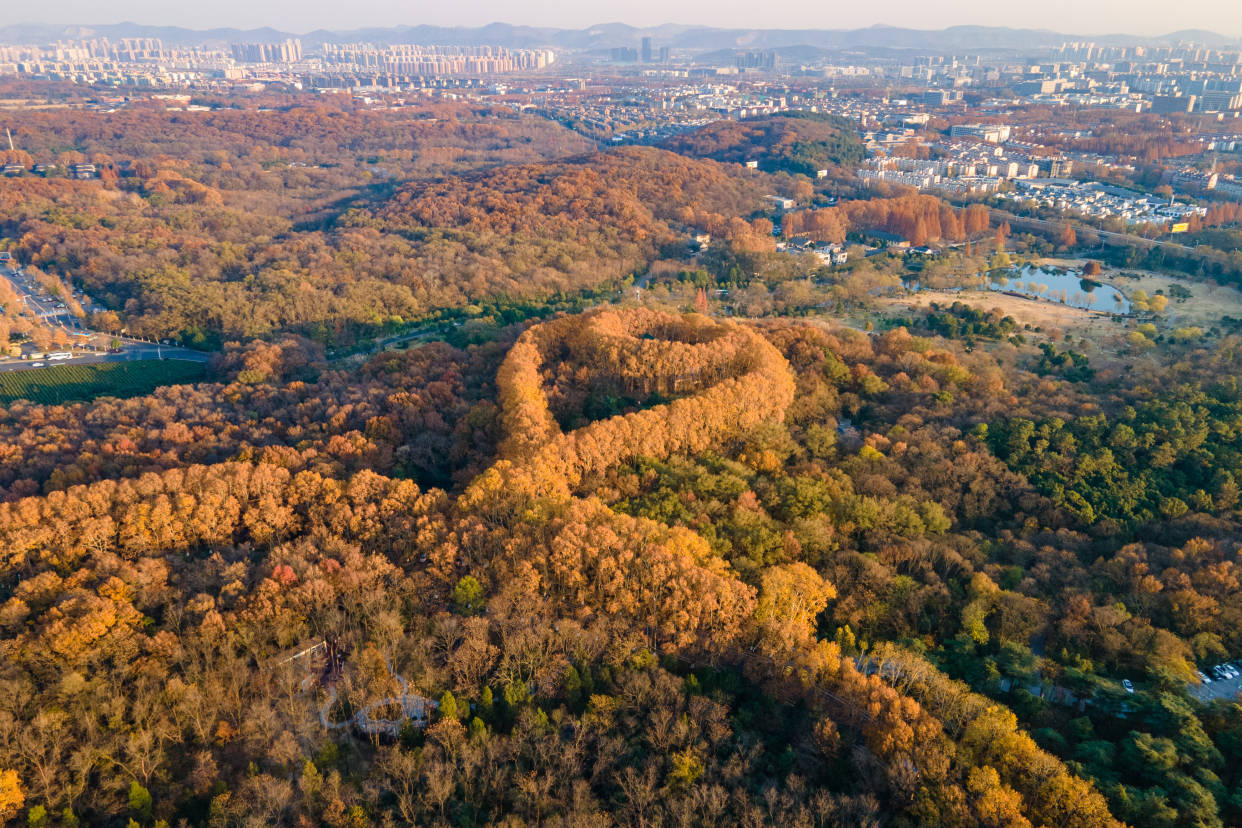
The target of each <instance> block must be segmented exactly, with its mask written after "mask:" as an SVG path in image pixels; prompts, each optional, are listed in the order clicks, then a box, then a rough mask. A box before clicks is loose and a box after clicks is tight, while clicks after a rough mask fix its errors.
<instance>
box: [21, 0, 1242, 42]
mask: <svg viewBox="0 0 1242 828" xmlns="http://www.w3.org/2000/svg"><path fill="white" fill-rule="evenodd" d="M15 18H16V19H15ZM17 20H23V21H29V22H40V23H64V24H100V23H119V22H122V21H134V22H138V23H144V24H151V25H163V26H185V27H190V28H220V27H229V28H258V27H263V26H267V27H272V28H276V29H280V30H283V31H291V32H298V33H304V32H308V31H311V30H313V29H319V28H330V29H340V30H348V29H354V28H359V27H364V26H392V25H417V24H429V25H439V26H479V25H484V24H487V23H491V22H504V23H511V24H515V25H528V26H552V27H563V28H584V27H588V26H593V25H596V24H600V23H606V22H614V21H616V22H623V23H627V24H630V25H636V26H658V25H661V24H665V23H676V24H684V25H699V26H714V27H726V28H743V29H772V28H781V29H851V28H863V27H867V26H873V25H889V26H902V27H910V28H922V29H941V28H945V27H947V26H957V25H983V26H1008V27H1014V28H1036V29H1049V30H1053V31H1060V32H1064V33H1066V34H1091V35H1100V34H1137V35H1160V34H1167V33H1169V32H1174V31H1179V30H1187V29H1205V30H1208V31H1214V32H1217V33H1219V34H1224V35H1229V36H1242V14H1239V12H1238V7H1237V4H1236V3H1235V2H1233V0H1187V2H1179V3H1169V2H1164V1H1163V0H1136V2H1127V3H1122V2H1117V0H1109V2H1075V0H1045V2H1040V3H1031V4H1007V3H995V2H988V0H931V1H930V2H926V1H925V0H893V2H887V3H883V4H874V5H872V4H865V3H847V2H833V3H822V2H817V1H816V0H781V2H775V3H766V4H762V5H759V6H757V5H755V4H753V3H750V2H741V0H727V2H713V0H677V2H673V3H667V2H660V1H659V0H632V2H631V1H629V0H627V1H626V2H622V1H621V0H605V2H595V3H578V2H570V1H569V0H548V2H539V3H534V2H523V3H510V2H506V0H462V2H456V3H432V2H425V1H423V0H420V2H413V3H411V2H403V0H363V2H356V3H345V4H342V3H335V2H333V3H329V2H323V0H316V2H301V0H263V1H262V2H246V0H220V2H214V3H205V4H197V3H166V2H163V0H114V2H108V3H102V4H101V3H97V2H87V0H49V2H46V3H40V4H38V6H37V7H32V6H27V7H25V8H23V9H22V10H21V12H20V13H19V14H18V15H12V14H11V15H10V22H17Z"/></svg>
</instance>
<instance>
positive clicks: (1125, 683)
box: [1121, 679, 1134, 693]
mask: <svg viewBox="0 0 1242 828" xmlns="http://www.w3.org/2000/svg"><path fill="white" fill-rule="evenodd" d="M1121 687H1122V689H1123V690H1125V691H1126V692H1127V693H1133V692H1134V683H1133V682H1131V681H1130V680H1129V679H1122V680H1121Z"/></svg>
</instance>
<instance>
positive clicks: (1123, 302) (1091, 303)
mask: <svg viewBox="0 0 1242 828" xmlns="http://www.w3.org/2000/svg"><path fill="white" fill-rule="evenodd" d="M903 285H904V286H905V288H906V289H907V290H913V291H919V290H921V289H922V286H921V285H919V283H918V282H917V281H909V282H903ZM985 287H986V288H987V289H988V290H995V291H999V292H1002V293H1019V294H1021V295H1023V296H1030V297H1032V298H1036V299H1043V300H1045V301H1048V302H1057V303H1059V304H1062V305H1069V306H1070V307H1073V308H1084V309H1086V310H1095V311H1104V312H1106V313H1119V314H1128V313H1129V312H1130V300H1129V299H1127V298H1126V297H1125V296H1123V295H1122V294H1121V292H1120V291H1119V290H1117V289H1116V288H1114V287H1112V286H1110V285H1105V284H1101V283H1100V282H1093V281H1091V280H1090V279H1088V278H1085V277H1083V275H1082V271H1080V270H1061V269H1059V268H1051V267H1035V266H1033V265H1026V266H1025V267H1023V268H1021V269H1018V268H1016V267H1011V268H1009V269H1008V270H1005V271H1002V272H1001V273H996V274H991V275H990V277H989V279H988V281H987V282H985ZM949 290H950V291H951V292H952V291H957V290H962V288H950V289H949Z"/></svg>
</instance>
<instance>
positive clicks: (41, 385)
mask: <svg viewBox="0 0 1242 828" xmlns="http://www.w3.org/2000/svg"><path fill="white" fill-rule="evenodd" d="M210 372H211V369H210V368H209V367H208V366H207V365H205V364H203V363H201V362H185V361H182V360H171V359H168V360H163V361H158V360H141V361H136V362H100V363H92V364H86V365H49V366H48V367H46V368H36V369H34V370H32V371H8V372H5V373H2V374H0V403H4V404H8V403H11V402H13V401H14V400H30V401H32V402H37V403H43V404H45V405H55V404H58V403H64V402H74V401H79V400H90V399H94V398H95V397H137V396H141V395H143V394H150V393H151V392H152V391H154V390H155V389H156V388H158V387H160V386H161V385H177V384H180V383H186V382H202V381H203V380H206V379H209V378H210Z"/></svg>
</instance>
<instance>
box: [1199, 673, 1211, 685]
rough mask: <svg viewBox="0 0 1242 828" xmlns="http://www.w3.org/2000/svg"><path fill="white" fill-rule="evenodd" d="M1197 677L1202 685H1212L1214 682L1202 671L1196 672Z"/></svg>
mask: <svg viewBox="0 0 1242 828" xmlns="http://www.w3.org/2000/svg"><path fill="white" fill-rule="evenodd" d="M1195 675H1196V676H1198V677H1199V683H1200V684H1211V683H1212V680H1211V679H1210V678H1208V677H1207V673H1205V672H1203V671H1202V670H1195Z"/></svg>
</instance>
